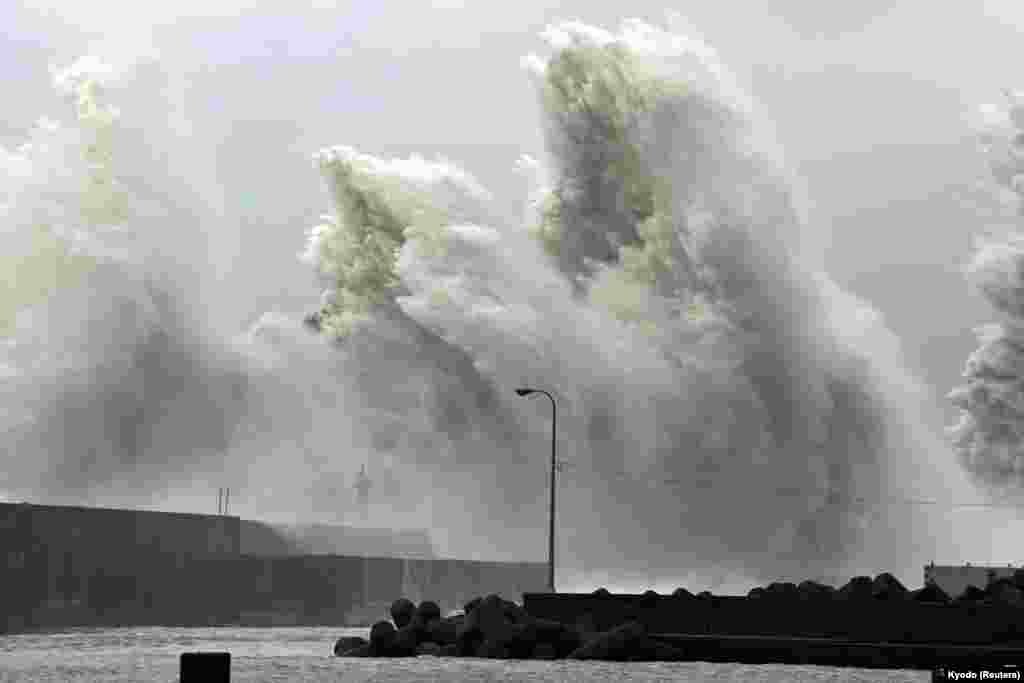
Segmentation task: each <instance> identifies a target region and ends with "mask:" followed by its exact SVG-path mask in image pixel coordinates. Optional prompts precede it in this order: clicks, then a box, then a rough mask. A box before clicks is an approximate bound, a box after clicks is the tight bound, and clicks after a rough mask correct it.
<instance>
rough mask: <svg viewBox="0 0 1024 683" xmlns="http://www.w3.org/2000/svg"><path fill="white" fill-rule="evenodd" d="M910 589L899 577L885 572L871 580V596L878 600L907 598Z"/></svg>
mask: <svg viewBox="0 0 1024 683" xmlns="http://www.w3.org/2000/svg"><path fill="white" fill-rule="evenodd" d="M908 594H909V591H908V590H907V588H906V586H904V585H903V584H902V583H900V581H899V579H897V578H896V577H895V576H893V575H892V574H890V573H889V572H883V573H881V574H879V575H878V576H876V577H875V580H874V581H872V582H871V596H872V597H873V598H875V599H876V600H906V599H907V597H908Z"/></svg>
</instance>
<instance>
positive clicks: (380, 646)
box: [346, 621, 416, 657]
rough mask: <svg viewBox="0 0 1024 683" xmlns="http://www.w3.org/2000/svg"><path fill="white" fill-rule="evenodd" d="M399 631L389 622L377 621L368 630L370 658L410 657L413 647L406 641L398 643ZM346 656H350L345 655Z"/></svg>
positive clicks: (413, 653) (413, 654)
mask: <svg viewBox="0 0 1024 683" xmlns="http://www.w3.org/2000/svg"><path fill="white" fill-rule="evenodd" d="M398 635H399V631H398V630H396V629H395V627H394V625H392V623H391V622H390V621H378V622H377V623H376V624H374V625H373V626H372V627H371V628H370V643H369V645H367V649H368V651H369V653H370V654H369V656H371V657H412V656H415V654H416V648H415V646H412V647H410V646H409V642H408V641H407V640H402V641H399V639H398ZM357 649H358V648H357ZM346 656H351V655H349V654H348V653H346Z"/></svg>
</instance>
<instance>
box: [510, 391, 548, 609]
mask: <svg viewBox="0 0 1024 683" xmlns="http://www.w3.org/2000/svg"><path fill="white" fill-rule="evenodd" d="M516 393H517V394H518V395H520V396H529V395H530V394H544V395H545V396H547V397H548V400H549V401H551V512H550V515H549V517H548V589H549V590H550V591H551V592H552V593H554V592H555V467H556V461H555V436H556V434H557V433H558V411H557V409H556V408H555V398H554V397H553V396H552V395H551V394H549V393H548V392H546V391H544V390H543V389H516Z"/></svg>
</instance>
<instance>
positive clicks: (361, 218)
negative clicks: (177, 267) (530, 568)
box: [306, 21, 938, 578]
mask: <svg viewBox="0 0 1024 683" xmlns="http://www.w3.org/2000/svg"><path fill="white" fill-rule="evenodd" d="M545 38H546V40H547V42H548V44H549V45H550V47H551V54H550V55H549V56H548V57H547V58H546V59H542V58H539V57H529V58H527V59H526V60H524V63H525V65H526V67H527V68H528V71H529V72H530V74H531V75H532V76H533V78H534V80H535V81H536V83H537V87H538V90H539V92H540V95H541V103H542V110H543V126H544V133H545V137H546V143H547V145H546V146H547V159H546V163H543V164H542V163H539V162H536V161H534V160H532V159H530V158H528V157H527V158H524V159H523V160H522V166H523V167H524V168H525V169H527V170H533V171H536V174H535V177H536V180H537V182H536V192H535V194H534V196H533V198H532V201H531V207H532V213H533V215H534V217H535V219H534V221H533V225H532V227H531V228H529V229H527V230H523V229H519V228H518V226H516V225H515V222H514V221H503V220H501V219H500V218H496V217H495V216H494V212H493V211H492V210H491V209H490V207H489V206H488V200H489V195H488V193H487V192H486V191H485V190H483V189H482V188H481V187H480V186H479V183H477V182H476V181H475V180H474V179H473V178H472V177H471V176H469V175H468V174H467V173H465V172H464V171H462V170H461V169H459V168H458V167H457V166H455V165H454V164H452V163H451V162H448V161H445V160H438V161H436V162H431V161H427V160H424V159H421V158H418V157H413V158H410V159H405V160H390V161H389V160H382V159H377V158H375V157H372V156H370V155H367V154H363V153H361V152H359V151H357V150H355V149H353V148H350V147H345V146H339V147H333V148H329V149H326V150H324V151H323V152H321V153H320V154H319V155H318V156H317V163H318V164H319V165H320V168H321V170H322V171H323V173H324V176H325V178H326V180H327V184H328V187H329V189H330V192H331V197H332V200H333V207H332V208H333V211H332V214H331V215H329V216H326V217H325V222H324V223H323V224H322V225H320V226H317V227H316V228H315V229H314V230H313V231H312V232H311V236H310V242H309V248H308V250H307V253H306V258H307V259H308V260H309V261H310V262H311V263H313V264H314V265H315V266H316V268H317V270H318V271H319V273H320V274H321V275H322V276H323V277H324V278H325V280H326V282H327V283H328V289H327V290H326V291H325V293H324V302H323V303H324V306H323V307H322V309H321V310H320V311H319V312H318V313H317V314H316V315H315V316H313V319H312V323H313V324H314V326H316V327H317V328H318V329H321V330H323V331H324V332H326V333H327V334H328V335H330V336H332V337H334V338H337V339H339V340H341V344H340V346H341V347H342V348H345V349H347V350H348V352H350V353H352V354H353V358H357V359H358V365H359V366H360V367H362V368H364V369H367V374H368V375H369V376H370V377H371V378H372V380H373V381H372V382H371V385H372V386H368V387H367V390H368V391H375V392H379V393H380V394H382V395H384V394H387V393H388V392H391V391H395V390H398V388H399V387H401V386H404V384H405V383H406V382H407V381H413V382H417V383H422V384H424V385H425V386H427V387H430V388H431V390H432V391H433V395H434V401H433V403H432V404H431V403H424V404H423V408H421V409H422V410H426V411H427V412H428V413H429V418H430V419H432V420H433V423H434V425H435V427H436V428H437V429H438V430H439V431H441V432H442V433H444V434H445V435H446V438H447V439H448V440H449V444H448V445H449V450H448V452H449V457H450V458H454V460H452V461H451V462H452V463H461V465H460V466H469V464H470V463H472V462H478V461H479V460H480V458H481V457H483V459H484V461H485V462H487V463H490V464H491V466H492V468H493V470H494V471H495V472H504V473H505V474H504V475H495V476H494V477H493V479H492V480H489V481H487V482H481V484H480V488H481V489H485V490H487V489H489V488H490V487H491V486H493V485H494V484H495V483H497V484H498V485H499V486H501V485H502V484H504V486H503V491H502V494H501V496H500V497H493V498H491V499H490V500H485V503H486V504H487V505H488V506H489V509H490V515H489V517H490V519H491V521H492V523H493V522H494V521H495V520H503V521H504V522H506V523H507V525H508V527H509V528H510V529H512V528H517V527H518V526H519V524H520V523H521V522H523V521H525V519H524V518H523V517H522V515H521V514H518V515H517V510H519V509H521V508H522V506H525V505H527V504H530V503H531V501H536V498H537V496H536V493H537V488H538V487H539V486H541V482H540V480H539V479H536V480H535V479H530V478H529V477H528V476H527V475H525V474H523V472H526V471H527V470H525V469H522V463H523V458H524V455H523V452H524V451H527V450H529V451H530V452H532V451H535V450H538V449H539V447H540V444H542V443H543V440H542V435H543V434H544V432H543V430H544V429H546V428H549V425H547V426H545V423H544V422H541V419H542V416H543V415H545V414H546V412H545V411H543V410H542V411H541V412H540V413H531V412H527V411H526V409H525V408H524V405H523V404H524V403H525V402H524V401H523V400H522V399H518V398H516V397H515V396H514V395H513V394H512V393H511V390H512V389H513V388H514V387H516V386H520V385H528V386H534V387H539V388H545V389H548V390H550V391H552V392H553V393H554V394H555V395H556V396H557V398H558V402H559V410H560V418H559V423H558V424H559V428H560V434H559V443H560V448H561V449H562V453H566V451H568V453H569V455H568V456H567V459H568V460H569V461H570V462H569V465H570V466H571V469H569V471H568V473H567V474H566V475H563V476H564V477H565V478H566V479H567V480H568V483H566V484H564V485H565V486H566V487H567V488H566V489H565V491H564V492H563V494H562V498H561V500H562V502H561V503H560V513H559V514H560V517H559V527H560V529H562V531H561V533H562V534H563V538H564V541H563V542H562V544H561V547H562V549H563V552H565V553H567V556H563V559H562V560H561V562H562V563H564V564H568V565H570V566H573V567H576V568H583V567H591V568H596V567H620V568H624V569H632V570H636V571H640V572H641V573H644V572H646V576H648V577H657V576H667V575H669V574H671V573H672V572H673V570H674V571H675V573H676V574H678V571H679V568H680V567H688V568H711V567H719V568H722V567H726V568H732V569H738V571H739V572H740V573H741V574H742V575H743V576H746V577H748V578H753V577H770V578H778V577H780V576H790V577H794V578H804V577H807V576H841V575H842V573H843V572H849V571H851V568H857V569H864V568H871V567H874V568H875V569H877V567H878V566H880V565H882V564H883V563H885V564H886V566H887V567H890V568H893V569H894V570H895V571H898V572H899V571H901V570H907V573H906V574H904V576H909V575H910V574H909V568H910V567H913V566H920V563H923V561H924V560H927V559H928V558H929V557H933V555H931V556H930V555H929V553H931V552H933V548H934V546H933V542H934V539H932V538H930V537H929V533H930V532H928V531H927V530H926V529H924V528H912V526H913V525H912V523H911V522H909V521H907V520H906V519H900V520H897V519H896V518H893V519H892V520H891V524H890V525H889V527H890V528H889V529H888V532H881V533H879V532H878V530H877V529H874V530H872V532H873V533H872V534H870V535H869V534H867V533H865V528H866V520H867V519H868V517H869V516H870V515H869V514H868V513H869V511H868V509H867V508H865V507H864V506H863V505H861V504H858V503H856V502H851V501H855V500H856V499H858V498H860V497H866V498H869V499H875V498H884V497H885V496H886V495H887V494H893V493H896V492H898V493H903V494H906V493H907V492H908V491H909V490H910V489H912V488H913V483H911V484H910V485H908V481H909V482H914V481H915V479H916V482H917V483H918V484H920V485H923V486H925V487H927V486H928V485H929V484H928V483H926V480H928V482H931V483H933V481H932V479H931V478H930V477H929V474H928V473H926V471H925V470H926V468H927V465H926V461H927V458H928V456H927V455H926V454H925V453H924V451H925V449H927V448H930V447H933V446H935V444H936V443H938V441H937V439H935V438H934V435H933V434H931V433H928V432H927V429H926V428H925V427H924V426H923V423H922V420H923V418H922V417H921V413H922V410H921V409H920V408H919V406H920V405H922V404H923V402H924V400H925V398H924V392H923V390H922V388H921V386H920V385H918V384H917V383H916V382H915V381H914V380H913V378H911V377H910V376H909V375H908V374H907V372H906V370H905V365H904V364H903V362H902V359H901V357H900V351H899V345H898V343H897V342H896V341H895V340H894V338H893V336H892V335H891V334H890V333H889V332H888V331H887V330H886V329H885V328H884V326H883V325H882V323H881V319H880V316H879V315H878V314H877V313H876V312H875V311H873V310H872V309H871V308H870V306H868V305H867V304H866V303H864V302H862V301H859V300H857V299H856V298H855V297H853V296H851V295H849V294H847V293H845V292H843V291H842V290H841V289H840V288H839V287H838V286H837V285H835V283H833V282H832V281H831V280H830V279H829V278H828V277H827V276H826V275H824V274H822V273H821V272H819V271H818V270H817V268H815V267H814V264H813V263H810V262H811V259H810V258H809V257H807V256H806V255H805V254H804V253H803V252H802V251H801V248H802V245H801V233H802V231H803V230H804V229H805V227H806V226H805V220H804V218H803V217H802V215H801V211H800V202H799V197H798V196H796V192H795V190H794V189H793V188H794V185H793V183H792V179H791V177H790V175H789V174H788V172H787V171H786V168H785V166H784V164H783V163H782V162H781V159H780V156H779V154H778V151H777V149H776V147H775V146H774V144H773V142H772V140H771V138H770V136H769V135H767V133H766V131H765V129H764V126H763V125H759V123H758V122H757V120H756V117H755V111H754V106H753V104H752V103H751V102H750V101H749V99H747V98H746V97H745V96H744V95H743V93H742V92H741V91H740V89H739V88H738V87H737V86H736V85H735V84H734V83H733V82H732V80H731V79H730V78H729V76H728V74H727V73H726V71H725V69H724V68H723V66H722V64H721V63H720V62H719V60H718V58H717V56H716V55H715V53H714V52H713V51H712V50H710V49H709V48H708V47H707V46H706V45H705V44H703V43H702V42H701V41H700V40H699V39H697V38H693V37H688V35H687V34H685V33H679V34H676V33H670V32H667V31H664V30H662V29H659V28H655V27H652V26H649V25H647V24H644V23H642V22H639V21H630V22H626V23H625V24H624V25H623V27H622V29H621V31H620V32H619V33H618V34H613V33H609V32H606V31H604V30H601V29H596V28H592V27H589V26H585V25H583V24H579V23H564V24H560V25H557V26H554V27H551V28H549V29H548V30H547V31H546V33H545ZM453 416H454V417H456V418H457V419H453ZM469 434H476V435H477V436H478V438H473V439H471V438H468V435H469ZM527 437H530V440H529V441H528V442H524V439H526V438H527ZM527 443H529V444H530V445H529V446H527V445H526V444H527ZM482 444H486V445H482ZM435 451H436V449H432V448H423V449H420V450H419V451H418V452H415V453H413V454H411V457H413V458H415V459H418V461H420V462H423V463H424V464H426V463H428V462H430V461H431V460H432V459H433V458H434V457H435V456H434V452H435ZM530 457H535V458H539V457H540V456H539V453H538V454H537V455H536V456H530ZM513 463H514V464H515V466H516V467H519V468H520V469H518V470H516V472H518V474H512V471H513V470H512V467H513ZM533 467H534V468H535V469H534V470H533V471H534V472H536V471H537V470H536V468H538V467H539V461H535V464H534V465H533ZM918 475H920V476H918ZM897 529H898V530H897ZM915 534H917V535H918V537H917V538H915V539H914V540H913V541H912V542H908V539H909V538H910V537H911V536H913V535H915ZM869 536H870V537H869ZM566 537H567V538H566ZM566 557H567V559H566Z"/></svg>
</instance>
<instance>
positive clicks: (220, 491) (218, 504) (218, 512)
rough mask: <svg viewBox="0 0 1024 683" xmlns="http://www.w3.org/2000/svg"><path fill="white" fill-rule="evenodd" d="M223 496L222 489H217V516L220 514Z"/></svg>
mask: <svg viewBox="0 0 1024 683" xmlns="http://www.w3.org/2000/svg"><path fill="white" fill-rule="evenodd" d="M223 495H224V489H222V488H218V489H217V514H218V515H219V514H220V512H221V510H222V507H221V496H223Z"/></svg>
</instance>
